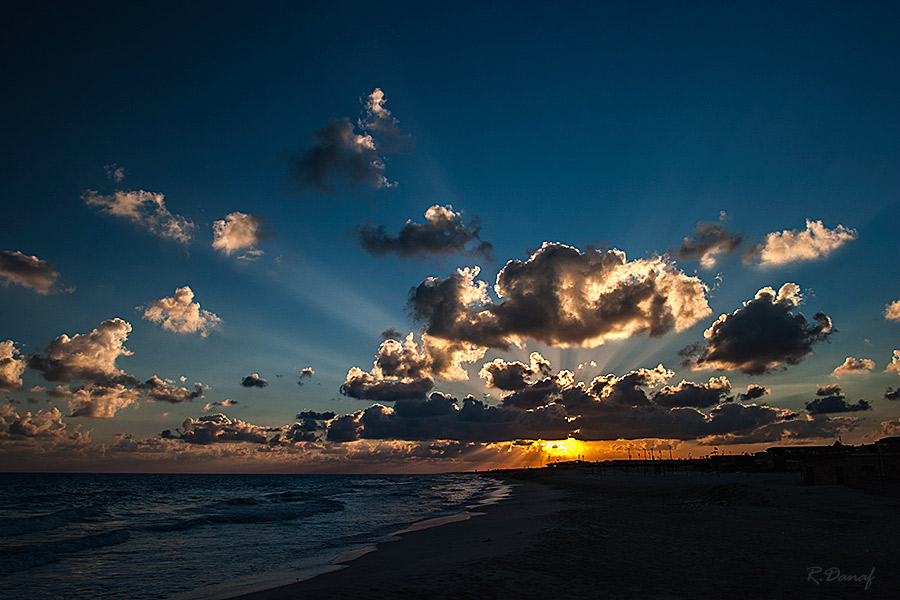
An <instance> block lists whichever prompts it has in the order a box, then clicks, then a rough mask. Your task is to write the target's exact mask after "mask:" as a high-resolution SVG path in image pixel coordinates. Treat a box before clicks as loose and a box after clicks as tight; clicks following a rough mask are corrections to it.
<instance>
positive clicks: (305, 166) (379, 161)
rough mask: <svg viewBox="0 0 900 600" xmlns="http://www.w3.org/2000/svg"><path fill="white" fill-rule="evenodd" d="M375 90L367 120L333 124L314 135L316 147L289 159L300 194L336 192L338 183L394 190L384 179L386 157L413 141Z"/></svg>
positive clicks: (368, 100)
mask: <svg viewBox="0 0 900 600" xmlns="http://www.w3.org/2000/svg"><path fill="white" fill-rule="evenodd" d="M384 102H385V100H384V94H382V92H381V90H380V89H378V88H376V89H375V91H374V92H372V94H370V95H369V96H368V97H367V98H366V99H365V100H364V105H365V116H364V117H363V118H361V119H359V120H358V121H357V124H356V126H355V127H354V124H353V123H352V122H351V121H350V119H348V118H344V119H340V120H333V121H331V123H329V124H328V125H326V126H325V127H323V128H322V129H319V130H318V131H316V132H315V140H316V142H315V144H314V145H313V146H312V147H311V148H309V149H307V150H305V151H303V152H299V153H296V154H293V155H292V156H291V157H290V176H291V178H292V179H293V180H294V182H295V183H297V185H298V186H299V189H300V190H301V191H303V190H308V189H314V190H318V191H322V192H333V191H334V190H335V184H336V183H345V184H348V185H351V186H366V187H371V188H373V189H381V188H384V187H393V186H395V185H396V183H395V182H391V181H389V180H388V179H387V178H386V177H385V175H384V166H385V165H384V156H385V155H386V154H389V153H396V152H400V151H402V150H403V149H404V148H405V147H406V146H408V145H410V142H411V139H410V138H409V137H408V136H406V135H403V134H402V133H401V132H400V130H399V128H398V124H397V120H396V119H395V118H394V117H393V116H392V115H391V113H390V111H388V110H387V109H386V108H385V107H384Z"/></svg>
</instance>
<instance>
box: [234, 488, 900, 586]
mask: <svg viewBox="0 0 900 600" xmlns="http://www.w3.org/2000/svg"><path fill="white" fill-rule="evenodd" d="M509 479H510V481H513V482H514V483H516V484H517V485H516V487H515V491H514V493H513V495H512V496H511V497H510V498H509V499H507V500H504V501H501V502H500V503H499V504H496V505H492V506H488V507H485V508H484V509H483V512H484V513H485V514H483V515H480V516H476V517H473V518H472V519H470V520H468V521H462V522H457V523H451V524H447V525H442V526H440V527H434V528H431V529H426V530H422V531H415V532H411V533H407V534H404V535H403V536H402V537H403V539H402V540H401V541H399V542H391V543H386V544H381V545H380V546H379V547H378V550H377V551H376V552H372V553H370V554H367V555H365V556H362V557H361V558H358V559H356V560H354V561H352V562H350V563H349V566H348V567H347V568H346V569H341V570H339V571H334V572H331V573H326V574H324V575H320V576H318V577H315V578H313V579H310V580H308V581H303V582H299V583H296V584H292V585H288V586H284V587H280V588H275V589H272V590H266V591H263V592H257V593H254V594H248V595H244V596H240V598H241V599H242V600H275V599H279V600H280V599H298V598H300V599H305V598H317V599H320V598H322V599H331V598H341V599H355V598H423V599H425V598H438V599H440V598H448V599H450V598H453V599H455V598H463V599H465V598H472V599H479V600H485V599H495V598H496V599H501V598H502V599H518V598H540V599H542V600H546V599H549V598H557V597H559V598H613V599H619V598H635V599H637V598H666V599H684V600H687V599H693V598H704V599H709V598H746V599H755V598H760V599H770V598H771V599H776V598H791V599H793V598H873V599H874V598H900V539H898V536H900V526H898V525H900V500H898V497H897V495H896V494H894V495H889V494H885V493H867V492H862V491H859V490H855V489H851V488H847V487H843V486H817V487H803V486H801V485H799V476H796V475H794V476H781V475H753V476H747V475H722V476H717V475H714V474H713V475H703V474H691V475H689V476H685V475H665V476H659V475H640V474H637V475H635V474H632V475H629V476H624V475H618V476H596V477H592V476H590V475H589V474H586V473H575V472H569V473H548V472H546V471H541V472H538V471H531V472H520V474H519V475H518V478H516V477H515V476H511V477H509ZM812 568H820V569H821V571H819V572H816V573H814V574H813V579H817V580H818V581H819V583H818V584H817V583H815V582H814V581H812V580H810V569H812ZM873 568H874V574H872V569H873ZM828 569H832V571H828ZM834 569H837V570H839V571H835V570H834ZM838 572H839V573H840V575H842V576H847V575H851V576H853V577H854V579H856V578H860V579H861V578H862V576H870V577H869V578H870V581H871V583H870V584H869V586H868V589H866V585H867V583H866V581H848V580H839V579H838ZM829 578H831V581H829Z"/></svg>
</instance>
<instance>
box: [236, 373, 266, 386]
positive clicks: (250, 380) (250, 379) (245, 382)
mask: <svg viewBox="0 0 900 600" xmlns="http://www.w3.org/2000/svg"><path fill="white" fill-rule="evenodd" d="M241 385H242V386H244V387H256V388H264V387H266V386H267V385H269V380H268V379H263V378H262V377H260V376H259V374H258V373H252V374H250V375H247V376H246V377H244V378H243V379H241Z"/></svg>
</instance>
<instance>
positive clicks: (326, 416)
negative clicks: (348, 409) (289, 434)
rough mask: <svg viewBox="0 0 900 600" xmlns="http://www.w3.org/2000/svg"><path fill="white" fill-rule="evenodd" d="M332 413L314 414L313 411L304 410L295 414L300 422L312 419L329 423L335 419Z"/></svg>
mask: <svg viewBox="0 0 900 600" xmlns="http://www.w3.org/2000/svg"><path fill="white" fill-rule="evenodd" d="M335 416H336V415H335V413H334V412H333V411H330V410H329V411H325V412H316V411H314V410H304V411H302V412H300V413H298V414H297V418H298V419H301V420H306V419H312V420H313V421H330V420H331V419H333V418H334V417H335Z"/></svg>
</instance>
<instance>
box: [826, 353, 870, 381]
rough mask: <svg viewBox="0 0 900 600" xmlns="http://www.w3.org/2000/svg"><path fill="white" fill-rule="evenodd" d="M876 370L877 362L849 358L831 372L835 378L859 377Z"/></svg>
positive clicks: (868, 359) (867, 359)
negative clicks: (845, 376)
mask: <svg viewBox="0 0 900 600" xmlns="http://www.w3.org/2000/svg"><path fill="white" fill-rule="evenodd" d="M874 368H875V361H874V360H872V359H871V358H853V357H852V356H848V357H847V358H846V359H845V360H844V362H843V363H841V364H839V365H838V366H837V367H835V368H834V371H832V372H831V374H832V375H834V376H835V377H843V376H844V375H859V374H863V373H869V372H871V371H872V369H874Z"/></svg>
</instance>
